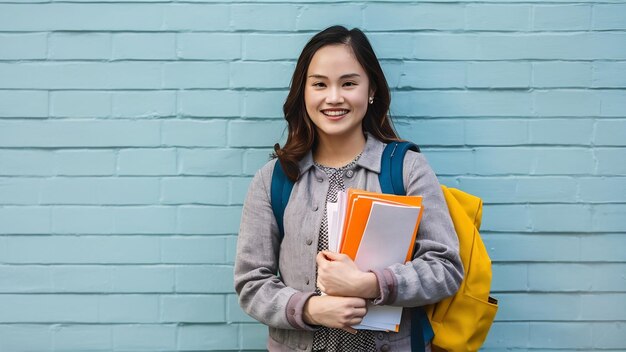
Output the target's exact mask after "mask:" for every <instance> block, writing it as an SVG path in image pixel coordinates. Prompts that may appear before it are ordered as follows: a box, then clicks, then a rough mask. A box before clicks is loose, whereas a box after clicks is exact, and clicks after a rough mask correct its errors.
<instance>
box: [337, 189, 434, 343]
mask: <svg viewBox="0 0 626 352" xmlns="http://www.w3.org/2000/svg"><path fill="white" fill-rule="evenodd" d="M326 209H327V216H328V244H329V250H331V251H334V252H339V253H344V254H346V255H348V256H349V257H350V258H352V260H354V262H355V264H356V266H357V267H358V268H359V269H360V270H361V271H369V270H374V269H384V268H386V267H388V266H390V265H392V264H395V263H405V262H407V261H409V260H411V255H412V252H413V245H414V243H415V236H417V228H418V226H419V223H420V220H421V217H422V197H419V196H397V195H392V194H382V193H374V192H367V191H362V190H356V189H348V191H347V192H339V194H338V197H337V202H336V203H330V202H329V203H327V208H326ZM367 308H368V310H367V314H366V315H365V317H363V321H362V322H361V324H359V325H355V326H353V328H355V329H367V330H380V331H395V332H398V330H399V327H400V318H401V316H402V307H392V306H375V305H373V304H371V303H368V307H367Z"/></svg>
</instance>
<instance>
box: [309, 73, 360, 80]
mask: <svg viewBox="0 0 626 352" xmlns="http://www.w3.org/2000/svg"><path fill="white" fill-rule="evenodd" d="M353 77H361V75H360V74H358V73H348V74H345V75H341V77H339V79H345V78H353ZM309 78H326V79H328V77H326V76H324V75H318V74H312V75H309Z"/></svg>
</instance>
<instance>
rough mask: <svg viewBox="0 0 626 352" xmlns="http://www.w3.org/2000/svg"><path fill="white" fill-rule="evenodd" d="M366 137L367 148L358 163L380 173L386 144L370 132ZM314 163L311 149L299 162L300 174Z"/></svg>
mask: <svg viewBox="0 0 626 352" xmlns="http://www.w3.org/2000/svg"><path fill="white" fill-rule="evenodd" d="M365 139H366V140H365V148H363V153H362V154H361V157H360V158H359V160H357V165H359V166H360V167H363V168H365V169H368V170H370V171H373V172H375V173H380V158H381V157H382V155H383V150H384V149H385V144H384V143H383V142H381V141H379V140H378V139H376V137H374V136H372V135H371V134H370V133H369V132H366V133H365ZM313 165H314V163H313V151H312V150H309V152H308V153H306V155H304V157H303V158H302V159H301V160H300V162H299V163H298V166H299V167H300V175H302V174H304V173H306V172H307V171H309V169H310V168H312V167H313Z"/></svg>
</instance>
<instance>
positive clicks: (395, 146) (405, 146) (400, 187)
mask: <svg viewBox="0 0 626 352" xmlns="http://www.w3.org/2000/svg"><path fill="white" fill-rule="evenodd" d="M408 150H413V151H416V152H418V153H419V151H420V148H419V147H418V146H417V145H415V144H413V143H410V142H391V143H389V144H387V146H386V147H385V150H384V151H383V156H382V160H381V161H380V174H378V181H379V182H380V189H381V191H382V192H383V193H389V194H396V195H402V196H404V195H406V189H405V188H404V179H403V177H404V176H403V168H404V156H405V155H406V152H407V151H408ZM434 336H435V333H434V331H433V328H432V326H431V325H430V321H429V320H428V316H427V315H426V311H424V308H423V307H415V308H413V309H412V314H411V351H413V352H423V351H425V349H426V345H427V344H428V343H429V342H430V341H431V340H432V339H433V337H434Z"/></svg>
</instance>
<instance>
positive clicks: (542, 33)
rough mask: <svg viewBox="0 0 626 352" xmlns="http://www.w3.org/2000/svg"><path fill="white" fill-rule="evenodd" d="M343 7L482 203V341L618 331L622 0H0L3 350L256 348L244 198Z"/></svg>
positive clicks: (613, 341)
mask: <svg viewBox="0 0 626 352" xmlns="http://www.w3.org/2000/svg"><path fill="white" fill-rule="evenodd" d="M336 23H338V24H343V25H346V26H349V27H353V26H357V27H361V28H363V29H365V30H366V32H367V33H368V35H369V37H370V38H371V41H372V43H373V45H374V48H375V50H376V52H377V53H378V55H379V57H380V59H381V61H382V63H383V66H384V69H385V72H386V74H387V78H388V81H389V83H390V86H391V87H392V89H393V104H392V110H391V113H392V115H393V116H394V117H395V119H396V126H397V128H398V130H399V132H400V134H401V136H402V137H404V138H406V139H410V140H412V141H414V142H416V143H418V144H420V145H421V146H422V148H423V152H424V154H425V155H426V156H427V158H428V159H429V160H430V162H431V164H432V165H433V167H434V169H435V171H436V172H437V174H438V175H439V176H440V180H441V182H442V183H445V184H447V185H451V186H458V187H460V188H462V189H464V190H466V191H468V192H471V193H474V194H476V195H479V196H481V197H482V198H483V199H484V201H485V209H484V219H483V231H482V232H483V234H484V239H485V241H486V244H487V247H488V249H489V252H490V255H491V258H492V260H493V269H494V280H493V291H494V295H495V296H496V297H497V298H499V300H500V311H499V313H498V316H497V321H496V322H495V324H494V326H493V328H492V331H491V334H490V336H489V338H488V341H487V343H486V344H485V348H484V350H485V351H496V350H507V351H513V350H541V351H549V350H584V351H588V350H594V349H595V350H615V351H616V350H625V349H626V337H624V336H626V325H625V321H626V303H625V302H626V254H625V253H626V3H625V2H623V1H610V0H607V1H602V2H591V1H586V2H585V1H576V2H569V1H552V2H550V3H546V2H543V1H536V0H528V1H523V2H514V1H500V2H498V1H480V2H478V1H445V0H444V1H432V2H430V3H417V2H414V1H401V0H398V1H377V2H362V1H354V2H353V1H346V2H342V3H340V4H332V3H331V2H320V3H308V2H296V3H288V2H283V1H278V0H273V1H267V2H266V3H265V4H259V3H250V2H239V1H236V2H232V3H231V2H219V1H188V2H186V1H165V0H163V1H160V0H147V1H140V0H137V1H135V2H125V1H122V0H119V1H108V0H101V1H88V0H70V1H64V2H61V1H59V2H57V1H46V0H41V1H39V0H33V1H17V0H15V1H5V0H0V351H2V352H6V351H10V352H16V351H200V350H254V349H263V348H264V346H265V337H266V328H265V327H263V326H261V325H258V324H256V323H255V322H254V321H253V320H251V319H250V318H248V317H246V316H245V314H243V313H242V312H241V310H240V309H239V308H238V305H237V302H236V296H235V294H234V292H233V282H232V281H233V280H232V270H233V268H232V266H233V261H234V252H235V244H236V233H237V229H238V222H239V215H240V211H241V204H242V201H243V198H244V196H245V193H246V188H247V185H248V182H249V180H250V178H251V176H252V175H253V174H254V172H255V171H256V170H257V169H258V168H259V167H260V166H261V165H262V164H263V163H265V161H266V160H267V155H268V153H269V152H270V151H271V146H272V145H273V144H274V143H275V142H276V141H278V140H281V138H284V135H283V131H284V124H283V121H282V117H281V109H282V104H283V102H284V98H285V96H286V92H287V88H288V85H289V80H290V75H291V73H292V70H293V67H294V60H295V59H296V58H297V55H298V54H299V51H300V50H301V48H302V46H303V45H304V43H305V42H306V40H307V39H308V38H309V37H310V36H311V35H312V34H313V33H315V32H316V31H318V30H320V29H322V28H325V27H326V26H327V25H330V24H336Z"/></svg>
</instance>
